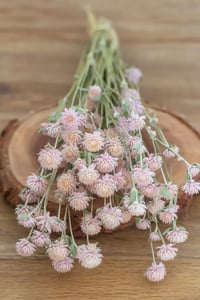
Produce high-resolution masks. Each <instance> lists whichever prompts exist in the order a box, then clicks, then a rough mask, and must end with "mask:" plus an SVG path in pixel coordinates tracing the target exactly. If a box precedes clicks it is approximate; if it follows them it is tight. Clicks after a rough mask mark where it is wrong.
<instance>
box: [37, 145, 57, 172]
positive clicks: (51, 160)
mask: <svg viewBox="0 0 200 300" xmlns="http://www.w3.org/2000/svg"><path fill="white" fill-rule="evenodd" d="M62 160H63V158H62V153H61V152H60V151H59V150H58V149H56V148H54V147H49V148H45V149H42V150H40V152H39V154H38V161H39V163H40V165H41V167H42V168H44V169H47V170H55V169H57V168H59V166H60V164H61V162H62Z"/></svg>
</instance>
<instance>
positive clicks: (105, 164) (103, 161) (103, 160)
mask: <svg viewBox="0 0 200 300" xmlns="http://www.w3.org/2000/svg"><path fill="white" fill-rule="evenodd" d="M117 160H118V159H117V158H116V157H113V156H111V155H110V154H108V152H105V153H102V154H100V155H99V156H98V157H97V158H96V159H95V161H94V163H95V165H96V168H97V170H98V171H99V172H101V173H111V172H113V171H114V170H115V167H116V166H117Z"/></svg>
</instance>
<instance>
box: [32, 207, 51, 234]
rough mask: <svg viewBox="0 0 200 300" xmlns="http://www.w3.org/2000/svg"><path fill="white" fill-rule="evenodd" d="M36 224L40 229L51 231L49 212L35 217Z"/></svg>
mask: <svg viewBox="0 0 200 300" xmlns="http://www.w3.org/2000/svg"><path fill="white" fill-rule="evenodd" d="M36 225H37V228H38V229H39V230H40V231H44V232H48V233H51V225H52V217H50V215H49V212H46V213H43V214H42V215H40V216H37V217H36Z"/></svg>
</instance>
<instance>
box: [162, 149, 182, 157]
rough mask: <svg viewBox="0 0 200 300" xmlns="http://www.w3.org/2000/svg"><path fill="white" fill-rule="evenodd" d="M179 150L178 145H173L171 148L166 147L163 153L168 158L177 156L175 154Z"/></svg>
mask: <svg viewBox="0 0 200 300" xmlns="http://www.w3.org/2000/svg"><path fill="white" fill-rule="evenodd" d="M178 152H179V148H178V147H177V146H171V147H170V149H165V150H164V151H163V155H164V156H165V157H167V158H173V157H175V154H176V153H178Z"/></svg>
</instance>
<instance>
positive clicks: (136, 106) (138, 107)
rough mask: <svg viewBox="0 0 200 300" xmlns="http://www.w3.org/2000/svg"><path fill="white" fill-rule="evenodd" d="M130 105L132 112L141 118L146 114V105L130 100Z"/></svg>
mask: <svg viewBox="0 0 200 300" xmlns="http://www.w3.org/2000/svg"><path fill="white" fill-rule="evenodd" d="M129 105H130V108H131V111H132V112H133V113H134V114H137V115H139V116H141V115H143V114H144V109H145V108H144V105H142V103H141V102H140V101H138V100H132V99H129Z"/></svg>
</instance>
